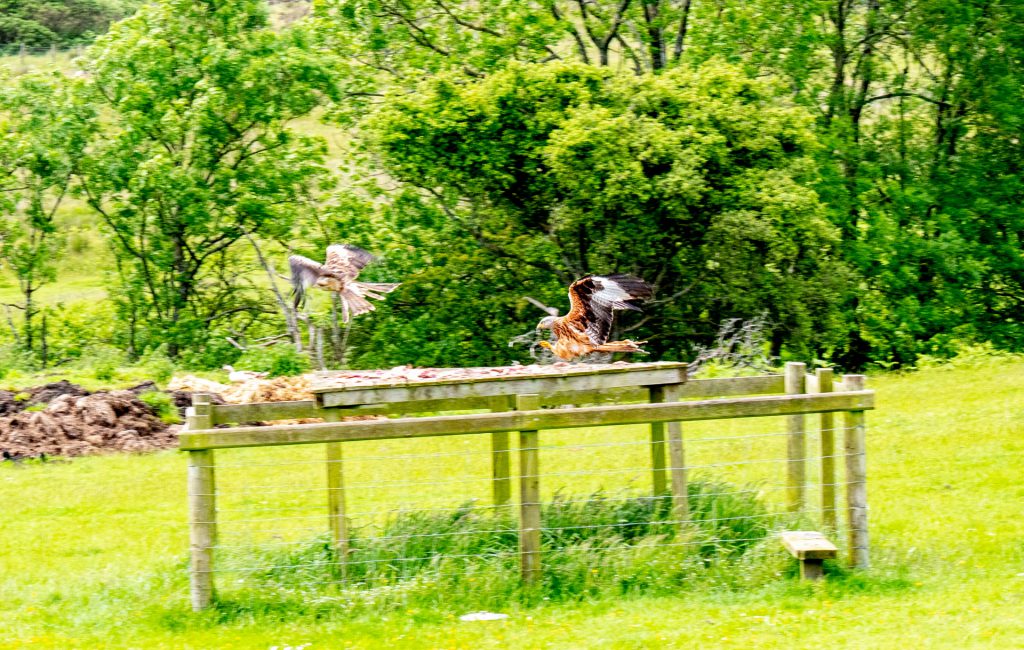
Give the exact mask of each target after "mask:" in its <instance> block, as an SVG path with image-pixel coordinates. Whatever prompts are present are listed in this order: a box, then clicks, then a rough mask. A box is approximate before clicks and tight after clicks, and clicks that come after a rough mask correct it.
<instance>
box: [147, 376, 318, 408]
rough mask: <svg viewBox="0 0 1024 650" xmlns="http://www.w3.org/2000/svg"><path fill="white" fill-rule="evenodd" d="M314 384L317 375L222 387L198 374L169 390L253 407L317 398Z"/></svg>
mask: <svg viewBox="0 0 1024 650" xmlns="http://www.w3.org/2000/svg"><path fill="white" fill-rule="evenodd" d="M312 382H313V375H300V376H298V377H273V378H270V379H249V380H246V381H243V382H237V383H234V384H221V383H218V382H215V381H210V380H209V379H203V378H202V377H196V376H195V375H185V376H184V377H174V378H173V379H171V382H170V384H168V386H167V387H168V389H169V390H172V391H177V392H182V393H188V394H191V393H213V394H214V395H220V396H221V397H222V398H223V400H224V403H227V404H252V403H253V402H288V401H292V400H310V399H313V393H311V392H310V386H311V385H312ZM189 404H191V401H190V402H189Z"/></svg>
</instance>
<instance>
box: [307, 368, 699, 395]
mask: <svg viewBox="0 0 1024 650" xmlns="http://www.w3.org/2000/svg"><path fill="white" fill-rule="evenodd" d="M686 368H687V364H686V363H682V362H679V361H653V362H650V363H623V364H615V365H613V366H611V367H609V366H607V365H603V366H594V365H590V364H585V363H580V364H572V365H565V366H563V367H562V368H561V369H555V368H554V367H553V366H552V367H549V370H547V371H539V372H535V373H533V374H515V375H509V374H505V375H481V376H478V377H472V376H463V377H458V378H451V379H424V380H414V381H408V380H401V381H394V382H391V383H375V384H362V385H354V386H345V385H338V384H336V383H334V382H335V380H333V379H332V378H331V376H330V373H327V374H323V373H317V374H318V375H321V380H320V382H319V383H318V384H315V385H314V386H313V389H312V390H313V393H315V394H320V393H333V392H345V391H359V390H364V389H366V388H405V387H409V386H454V385H463V384H488V383H508V382H509V381H512V380H517V379H548V378H558V377H581V376H586V375H621V374H635V373H643V372H649V371H652V370H654V371H657V370H684V371H685V370H686ZM464 370H467V371H471V370H473V369H472V368H465V369H464ZM481 370H486V369H481Z"/></svg>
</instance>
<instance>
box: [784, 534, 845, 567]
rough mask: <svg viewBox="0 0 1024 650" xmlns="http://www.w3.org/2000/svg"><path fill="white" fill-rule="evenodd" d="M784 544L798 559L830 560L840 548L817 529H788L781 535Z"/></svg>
mask: <svg viewBox="0 0 1024 650" xmlns="http://www.w3.org/2000/svg"><path fill="white" fill-rule="evenodd" d="M779 538H780V539H781V540H782V545H783V546H785V547H786V550H787V551H789V553H790V555H792V556H793V557H795V558H796V559H798V560H830V559H832V558H834V557H836V555H838V554H839V549H838V548H836V545H835V544H833V543H832V542H831V541H829V539H828V538H827V537H825V536H824V535H822V534H821V533H819V532H818V531H815V530H787V531H783V532H782V534H780V535H779Z"/></svg>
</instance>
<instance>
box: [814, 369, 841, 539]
mask: <svg viewBox="0 0 1024 650" xmlns="http://www.w3.org/2000/svg"><path fill="white" fill-rule="evenodd" d="M815 375H816V377H815V379H816V380H817V381H816V382H815V383H817V387H818V392H819V393H831V392H832V384H833V379H834V377H833V373H832V369H831V368H818V369H817V370H816V371H815ZM820 418H821V523H822V525H823V526H824V527H825V529H826V530H828V531H833V530H836V528H837V521H836V441H835V440H836V438H835V415H834V414H832V413H822V414H821V416H820Z"/></svg>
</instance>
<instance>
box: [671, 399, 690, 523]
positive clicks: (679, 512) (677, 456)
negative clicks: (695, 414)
mask: <svg viewBox="0 0 1024 650" xmlns="http://www.w3.org/2000/svg"><path fill="white" fill-rule="evenodd" d="M681 388H682V386H681V385H679V384H676V385H674V386H666V388H665V400H666V401H668V402H673V401H676V400H677V399H678V398H679V392H680V389H681ZM666 429H667V432H668V458H669V473H670V475H671V476H672V519H673V520H674V521H679V522H682V523H680V524H679V529H680V531H681V532H682V531H684V529H686V528H688V527H689V520H690V500H689V487H688V482H687V474H686V452H685V448H684V447H683V425H682V424H680V423H679V422H669V423H668V425H667V427H666Z"/></svg>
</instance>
